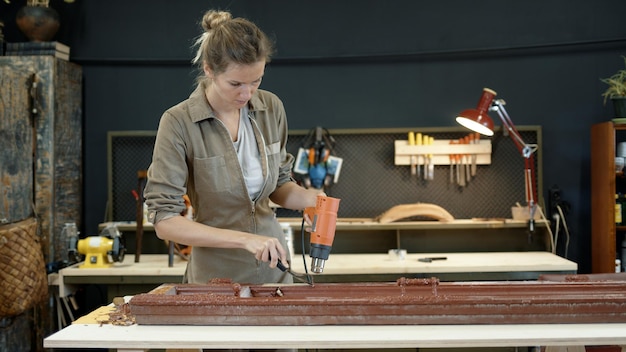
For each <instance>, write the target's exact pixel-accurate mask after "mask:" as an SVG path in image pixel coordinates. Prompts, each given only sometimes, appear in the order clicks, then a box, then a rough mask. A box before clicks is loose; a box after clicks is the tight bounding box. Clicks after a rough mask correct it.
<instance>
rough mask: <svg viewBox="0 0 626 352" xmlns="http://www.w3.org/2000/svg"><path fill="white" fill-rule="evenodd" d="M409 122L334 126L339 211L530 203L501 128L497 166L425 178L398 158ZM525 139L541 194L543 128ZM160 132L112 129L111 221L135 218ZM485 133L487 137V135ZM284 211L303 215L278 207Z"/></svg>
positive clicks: (295, 143)
mask: <svg viewBox="0 0 626 352" xmlns="http://www.w3.org/2000/svg"><path fill="white" fill-rule="evenodd" d="M409 130H410V129H394V130H376V129H371V130H331V131H330V133H331V134H332V136H333V137H334V138H335V140H336V144H335V148H334V155H336V156H338V157H341V158H343V159H344V160H343V166H342V169H341V174H340V178H339V181H338V183H336V184H334V185H332V187H330V188H329V189H327V190H326V193H327V194H328V195H330V196H333V197H338V198H341V205H340V208H339V216H340V217H351V218H353V217H356V218H372V217H376V216H378V215H380V214H382V213H383V212H384V211H386V210H388V209H389V208H391V207H393V206H395V205H398V204H408V203H416V202H425V203H433V204H437V205H439V206H441V207H443V208H445V209H446V210H447V211H449V212H450V213H451V214H452V215H453V216H454V217H455V218H457V219H468V218H477V217H478V218H494V217H495V218H510V217H511V210H510V208H511V206H513V205H515V203H516V202H519V203H525V197H524V194H525V193H524V190H525V189H524V173H523V169H524V159H523V158H522V156H521V155H520V153H519V151H518V150H517V148H516V146H515V144H514V143H513V141H512V140H511V139H510V138H508V137H506V136H503V135H502V133H501V132H496V134H495V136H494V137H491V141H492V157H491V164H490V165H478V170H477V174H476V177H475V178H474V179H472V180H471V181H470V182H469V183H468V184H467V186H465V187H459V186H457V185H456V184H450V182H449V172H450V167H449V166H440V165H437V166H435V174H434V179H433V180H429V181H426V180H423V179H418V178H417V177H416V176H412V175H411V174H410V170H409V166H406V165H398V166H396V165H394V141H395V140H406V139H407V133H408V131H409ZM413 130H414V131H415V132H422V133H425V134H428V135H430V136H433V137H434V138H435V139H458V138H461V137H463V136H465V135H467V131H466V130H464V129H462V128H459V129H455V128H440V129H437V128H428V129H422V130H418V129H413ZM518 130H519V132H520V133H521V135H522V138H523V139H524V141H525V142H526V143H533V144H539V149H538V151H537V153H536V154H535V161H536V167H535V169H536V170H537V181H538V187H539V189H538V194H540V195H541V194H543V192H542V185H541V145H540V144H541V128H540V127H526V126H524V127H518ZM307 133H308V131H292V132H290V136H289V141H288V145H287V149H288V151H289V152H290V153H292V154H294V155H296V154H297V151H298V148H300V147H301V146H302V144H303V142H304V141H305V140H306V137H307ZM155 136H156V131H124V132H109V207H108V210H109V211H108V216H107V219H108V220H109V221H113V220H115V221H132V220H134V219H135V201H134V198H133V197H132V193H131V191H132V190H133V189H136V188H137V171H138V170H145V169H147V168H148V166H149V165H150V161H151V158H152V148H153V146H154V140H155ZM483 138H485V137H483ZM277 215H278V216H280V217H284V216H286V217H289V216H294V217H299V216H300V214H299V213H297V212H293V211H288V210H285V209H279V210H278V211H277Z"/></svg>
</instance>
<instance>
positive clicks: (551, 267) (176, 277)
mask: <svg viewBox="0 0 626 352" xmlns="http://www.w3.org/2000/svg"><path fill="white" fill-rule="evenodd" d="M426 257H445V258H446V259H445V260H434V261H432V262H430V263H424V262H420V261H418V259H419V258H426ZM306 261H307V265H308V264H309V261H310V258H309V257H308V256H307V257H306ZM186 264H187V262H186V261H184V260H182V259H181V258H179V257H175V259H174V266H172V267H169V266H168V256H167V254H144V255H142V256H141V259H140V261H139V263H135V262H134V256H132V255H127V256H125V258H124V261H123V262H122V263H114V264H113V266H111V267H109V268H79V267H78V265H73V266H70V267H67V268H64V269H61V270H60V271H59V277H58V283H59V295H60V296H61V297H64V296H66V295H68V294H70V293H72V292H73V287H72V286H73V285H80V284H109V285H131V284H133V285H154V286H157V285H159V284H162V283H177V282H181V280H182V277H183V274H184V272H185V267H186ZM292 265H293V269H294V271H296V272H304V266H303V261H302V257H301V256H300V255H296V258H294V260H293V263H292ZM276 270H278V269H276ZM577 270H578V265H577V264H576V263H574V262H572V261H570V260H567V259H565V258H562V257H559V256H557V255H554V254H552V253H549V252H484V253H419V254H417V253H409V254H407V256H406V258H405V259H404V260H391V259H390V258H389V256H388V254H387V253H385V254H332V253H331V255H330V257H329V259H328V261H326V267H325V269H324V273H323V274H320V275H316V276H315V279H316V281H319V282H322V281H325V279H327V278H331V279H333V280H336V281H346V280H351V281H354V280H355V279H361V278H364V279H367V278H371V277H374V278H378V279H386V278H389V280H393V281H395V279H397V278H400V277H402V276H410V277H415V276H419V277H430V276H438V277H445V276H446V275H449V274H454V275H457V274H458V275H463V276H466V277H468V278H470V279H471V278H473V277H474V276H475V275H482V277H481V278H482V279H498V280H499V279H501V278H499V277H498V275H499V274H502V275H507V276H513V277H515V276H516V275H517V276H522V277H521V278H522V279H536V278H537V276H538V275H540V274H574V273H576V271H577ZM344 279H345V280H344ZM326 281H327V280H326ZM367 281H370V280H367ZM387 281H388V280H387ZM136 293H138V292H136Z"/></svg>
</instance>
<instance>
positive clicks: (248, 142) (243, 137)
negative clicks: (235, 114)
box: [233, 107, 263, 200]
mask: <svg viewBox="0 0 626 352" xmlns="http://www.w3.org/2000/svg"><path fill="white" fill-rule="evenodd" d="M233 145H234V146H235V150H236V151H237V158H238V159H239V165H241V170H243V178H244V180H245V182H246V186H247V187H248V194H249V195H250V199H252V200H254V199H256V197H257V196H258V195H259V192H261V187H263V169H262V166H261V154H260V153H259V149H258V148H257V143H256V138H255V137H254V131H253V129H252V122H250V119H249V118H248V108H247V107H245V108H242V109H241V113H240V114H239V131H238V132H237V141H235V142H233Z"/></svg>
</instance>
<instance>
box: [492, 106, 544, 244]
mask: <svg viewBox="0 0 626 352" xmlns="http://www.w3.org/2000/svg"><path fill="white" fill-rule="evenodd" d="M505 104H506V103H505V102H504V100H502V99H498V100H494V102H493V104H492V106H491V107H490V108H489V110H491V111H495V112H496V113H497V114H498V116H499V117H500V120H502V124H503V126H504V128H506V129H507V130H508V131H509V133H510V134H511V138H512V139H513V141H514V142H515V144H516V145H517V148H518V149H519V151H520V153H521V154H522V156H523V157H524V159H525V170H524V183H525V184H526V201H527V202H528V206H529V213H530V219H529V226H530V232H531V233H533V232H534V230H535V225H534V223H535V221H534V218H535V211H536V209H537V201H536V189H535V170H534V161H535V160H534V157H533V154H534V153H535V152H536V151H537V149H538V146H537V144H528V143H526V142H524V139H523V138H522V136H521V135H520V133H519V132H518V131H517V128H515V125H514V124H513V121H512V120H511V117H510V116H509V114H508V112H507V111H506V109H505V108H504V105H505Z"/></svg>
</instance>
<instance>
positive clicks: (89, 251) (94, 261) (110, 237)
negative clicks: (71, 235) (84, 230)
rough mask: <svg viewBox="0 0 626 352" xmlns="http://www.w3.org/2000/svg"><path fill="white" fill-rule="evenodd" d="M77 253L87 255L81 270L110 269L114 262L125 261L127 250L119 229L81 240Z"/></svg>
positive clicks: (107, 229) (106, 230) (112, 228)
mask: <svg viewBox="0 0 626 352" xmlns="http://www.w3.org/2000/svg"><path fill="white" fill-rule="evenodd" d="M76 249H77V252H78V253H79V254H83V255H85V261H84V263H83V264H81V265H79V266H78V267H79V268H108V267H110V266H111V265H113V263H114V262H122V261H124V254H125V253H126V248H124V244H123V241H122V235H121V233H120V232H119V230H118V229H117V227H114V226H112V227H107V228H105V229H104V230H103V231H102V233H101V235H100V236H90V237H86V238H84V239H82V240H79V241H78V243H77V245H76Z"/></svg>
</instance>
